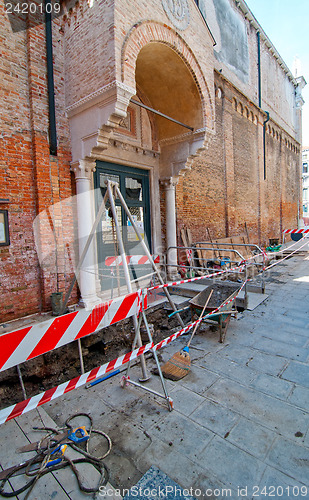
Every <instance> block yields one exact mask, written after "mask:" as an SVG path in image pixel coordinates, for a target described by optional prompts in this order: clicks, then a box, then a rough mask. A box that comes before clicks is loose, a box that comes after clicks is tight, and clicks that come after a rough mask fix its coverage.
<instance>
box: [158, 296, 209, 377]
mask: <svg viewBox="0 0 309 500" xmlns="http://www.w3.org/2000/svg"><path fill="white" fill-rule="evenodd" d="M212 292H213V290H211V292H210V294H209V297H208V299H207V301H206V303H205V305H204V307H203V310H202V312H201V315H200V317H199V320H198V321H197V322H196V325H195V327H194V329H193V332H192V334H191V337H190V339H189V341H188V343H187V345H186V346H185V347H184V348H183V349H182V350H181V351H178V352H176V353H175V354H174V355H173V356H172V357H171V358H170V359H169V360H168V361H167V362H166V363H165V364H164V365H163V366H162V373H163V375H164V377H165V378H169V379H170V380H180V379H181V378H183V377H185V376H186V375H188V373H189V371H190V367H191V359H190V354H189V347H190V344H191V341H192V339H193V337H194V335H195V332H196V330H197V327H198V326H199V324H200V322H201V319H202V317H203V314H204V311H205V309H206V307H207V305H208V303H209V301H210V298H211V296H212Z"/></svg>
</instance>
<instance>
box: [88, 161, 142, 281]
mask: <svg viewBox="0 0 309 500" xmlns="http://www.w3.org/2000/svg"><path fill="white" fill-rule="evenodd" d="M107 179H109V180H111V181H114V182H117V183H118V185H119V189H120V191H121V194H122V196H123V198H124V200H125V202H126V204H127V206H128V208H129V210H130V213H131V215H132V217H133V220H134V222H135V223H136V225H137V226H138V228H139V232H140V233H141V235H142V236H143V237H144V239H145V241H146V243H147V245H148V248H149V249H151V228H150V203H149V173H148V171H147V170H140V169H137V168H133V167H127V166H124V165H117V164H114V163H107V162H102V161H97V164H96V172H95V177H94V186H95V188H96V206H97V210H98V208H99V206H100V204H101V202H102V199H103V196H104V194H105V192H106V184H105V181H106V180H107ZM115 204H116V211H117V220H118V223H119V225H120V226H121V232H122V239H123V243H124V247H125V252H126V254H127V255H139V254H142V255H143V254H144V252H143V250H142V248H141V245H140V243H139V241H138V238H137V236H136V233H135V231H134V229H133V227H132V225H131V223H130V221H129V219H128V217H127V214H126V213H125V210H124V208H123V207H122V206H121V204H120V201H119V200H118V199H116V201H115ZM97 251H98V261H99V274H100V281H101V286H102V289H107V288H115V281H116V278H117V277H116V271H115V268H113V267H109V266H106V265H105V262H106V258H107V257H113V256H116V255H118V254H119V253H118V246H117V239H116V232H115V231H113V227H112V219H111V217H110V214H109V210H108V207H107V209H106V211H105V213H104V215H103V217H102V220H101V224H100V226H99V231H98V233H97ZM141 272H142V269H137V268H136V267H135V268H130V273H131V278H132V279H135V278H136V277H137V276H138V275H141ZM119 273H120V274H119ZM144 274H145V273H144ZM117 275H118V278H119V275H120V279H121V285H123V284H124V276H123V271H122V266H121V267H120V268H118V270H117Z"/></svg>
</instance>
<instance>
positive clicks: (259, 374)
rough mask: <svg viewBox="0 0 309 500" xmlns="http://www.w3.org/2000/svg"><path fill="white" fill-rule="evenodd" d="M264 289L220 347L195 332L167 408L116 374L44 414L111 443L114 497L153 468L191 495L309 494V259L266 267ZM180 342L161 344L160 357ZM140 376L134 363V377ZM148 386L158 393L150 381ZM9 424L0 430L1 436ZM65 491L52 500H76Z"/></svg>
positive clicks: (212, 337)
mask: <svg viewBox="0 0 309 500" xmlns="http://www.w3.org/2000/svg"><path fill="white" fill-rule="evenodd" d="M307 255H309V254H307ZM266 292H267V294H269V297H268V298H267V299H266V301H265V302H263V303H262V304H261V305H260V306H259V307H257V308H256V309H255V310H254V311H245V312H243V313H241V314H239V315H238V319H237V320H236V319H232V320H231V322H230V325H229V328H228V331H227V336H226V342H225V344H219V343H218V333H215V332H212V331H211V330H210V329H209V327H208V326H206V325H205V326H203V328H202V329H201V330H200V331H199V333H198V335H197V336H196V337H195V339H194V341H193V344H192V346H191V348H190V355H191V359H192V370H191V372H190V373H189V375H188V376H186V377H185V378H184V379H182V380H180V381H178V382H171V381H168V382H167V386H168V389H169V391H170V396H171V397H172V398H173V400H174V408H175V409H174V411H172V412H169V411H168V410H167V406H166V404H165V402H164V400H162V399H160V398H157V397H156V396H153V395H150V394H149V393H146V392H145V391H142V390H140V389H138V388H135V387H133V386H129V387H127V388H125V389H122V388H121V387H120V385H119V375H118V376H116V377H114V378H112V379H109V380H107V381H105V382H103V383H101V384H99V385H97V386H95V387H93V388H92V389H88V390H85V389H84V388H80V389H78V390H75V391H73V392H71V393H69V394H67V395H65V396H64V397H62V398H59V399H57V400H55V401H52V402H51V403H48V404H46V405H44V409H45V411H46V412H47V414H48V415H49V417H50V418H52V419H53V420H54V421H55V422H56V423H57V424H58V425H59V426H61V425H63V424H64V421H65V420H66V418H67V417H68V416H70V415H72V414H75V413H78V412H83V411H85V412H88V413H90V414H91V416H92V417H93V420H94V425H95V427H96V428H99V429H101V430H103V431H105V432H106V433H108V434H109V436H110V437H111V438H112V441H113V449H112V452H111V454H110V455H109V456H108V457H107V458H106V460H105V463H106V465H107V466H108V467H109V469H110V483H111V484H112V485H113V486H114V487H115V488H119V489H120V490H121V493H125V492H123V489H124V488H130V487H132V486H134V485H135V484H136V483H137V482H138V481H139V479H140V478H141V477H142V475H143V474H145V472H146V471H147V470H148V469H149V468H150V467H151V466H152V465H154V466H157V467H159V468H160V469H161V470H162V471H163V472H164V473H165V474H167V475H168V476H169V477H170V478H171V479H172V480H174V481H176V482H177V483H178V484H179V485H180V486H181V487H182V488H184V489H188V490H189V492H190V494H191V495H192V494H193V496H195V497H197V498H198V497H200V498H203V497H204V498H218V499H221V498H222V499H223V498H233V499H237V498H248V499H253V498H265V497H266V498H267V497H272V498H287V499H291V498H309V432H308V429H309V418H308V417H309V257H308V256H305V257H304V256H294V257H292V258H291V259H288V260H285V261H284V262H283V263H281V264H279V265H277V266H275V267H274V268H272V270H271V271H270V272H269V276H268V278H267V285H266ZM186 341H187V337H183V338H180V339H178V340H176V341H175V342H173V343H172V344H170V345H169V346H167V347H166V348H164V349H163V350H162V351H161V355H162V358H163V361H166V360H167V359H169V357H170V356H171V355H172V354H174V353H175V352H176V351H178V350H180V349H181V347H182V346H183V345H184V344H185V343H186ZM147 364H149V365H150V366H151V365H152V361H148V362H147ZM139 373H140V370H139V369H138V367H135V368H133V369H132V375H131V377H132V378H135V377H136V378H137V377H138V375H139ZM148 384H149V386H150V387H152V388H155V389H157V390H159V389H160V380H159V378H158V377H157V376H152V378H151V380H150V381H149V382H148ZM33 414H35V411H33ZM28 415H31V412H30V413H29V414H28ZM24 417H25V416H24ZM24 417H19V418H18V419H17V422H19V421H20V425H22V419H23V418H24ZM9 425H12V424H11V423H10V422H8V423H7V424H5V425H3V426H1V428H0V437H1V439H2V435H3V434H1V433H3V432H5V427H6V426H7V429H8V427H9ZM13 446H14V444H13ZM98 451H99V450H98ZM1 455H3V450H2V452H1ZM0 462H1V464H2V460H0ZM69 480H70V481H71V480H73V479H71V478H70V479H69ZM35 488H36V487H35ZM35 488H34V490H33V494H35V491H36V490H35ZM70 491H71V494H70V495H69V496H67V495H65V496H61V495H62V493H59V495H54V496H53V498H59V499H62V498H72V499H74V498H81V495H80V494H79V493H77V492H76V496H75V495H74V488H72V487H71V489H70ZM147 493H148V492H147ZM113 494H114V493H113ZM109 495H112V492H111V491H105V492H104V495H103V492H102V493H101V495H98V496H97V498H103V496H107V497H108V496H109ZM83 496H85V497H86V495H83ZM142 497H143V496H141V497H138V498H142ZM30 498H36V497H35V496H33V497H30ZM38 498H41V499H42V500H44V499H45V498H46V499H48V498H51V497H50V496H46V497H45V496H39V497H38ZM88 498H89V497H88ZM109 498H111V496H109ZM144 498H147V495H146V493H145V495H144ZM150 498H153V497H150ZM158 498H160V496H158ZM161 498H162V496H161ZM173 498H181V497H179V496H178V497H177V496H175V497H173ZM182 498H183V497H182Z"/></svg>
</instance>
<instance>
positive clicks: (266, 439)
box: [226, 418, 274, 459]
mask: <svg viewBox="0 0 309 500" xmlns="http://www.w3.org/2000/svg"><path fill="white" fill-rule="evenodd" d="M226 439H227V441H229V442H231V443H233V444H235V445H237V446H238V447H239V448H241V449H242V450H244V451H247V452H248V453H250V454H251V455H254V456H255V457H257V458H260V459H263V458H265V456H266V454H267V452H268V450H269V449H270V447H271V444H272V442H273V440H274V434H273V432H272V431H271V430H269V429H266V427H263V426H261V425H259V424H257V423H256V422H252V421H251V420H248V419H246V418H241V419H240V420H239V422H238V423H237V424H236V425H235V427H234V428H233V429H232V430H231V432H230V433H229V435H228V436H227V438H226Z"/></svg>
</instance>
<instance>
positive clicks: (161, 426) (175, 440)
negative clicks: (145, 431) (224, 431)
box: [149, 411, 214, 463]
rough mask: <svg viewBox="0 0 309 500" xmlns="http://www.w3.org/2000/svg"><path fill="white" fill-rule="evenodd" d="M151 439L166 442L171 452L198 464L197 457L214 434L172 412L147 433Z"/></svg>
mask: <svg viewBox="0 0 309 500" xmlns="http://www.w3.org/2000/svg"><path fill="white" fill-rule="evenodd" d="M149 434H150V437H151V439H153V438H154V437H156V438H158V439H161V440H162V441H163V442H166V436H168V439H169V445H170V446H172V447H173V450H175V451H177V452H178V453H180V454H181V455H185V456H186V457H188V458H190V459H191V460H192V462H196V463H199V455H200V453H201V452H202V451H203V449H204V448H205V447H206V446H207V444H208V443H209V442H210V441H211V439H212V438H213V437H214V434H213V433H212V432H210V431H208V430H207V429H205V427H202V426H201V425H199V424H197V423H195V422H193V421H192V420H190V419H188V418H186V417H184V416H182V415H180V414H179V413H178V412H176V411H173V412H171V413H169V414H168V415H167V416H166V417H165V418H164V419H163V420H161V421H160V423H158V424H156V425H154V426H153V427H152V428H151V430H150V431H149Z"/></svg>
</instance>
